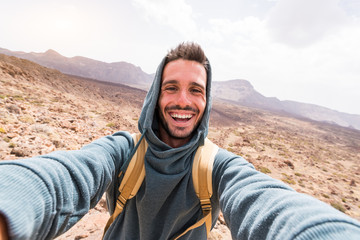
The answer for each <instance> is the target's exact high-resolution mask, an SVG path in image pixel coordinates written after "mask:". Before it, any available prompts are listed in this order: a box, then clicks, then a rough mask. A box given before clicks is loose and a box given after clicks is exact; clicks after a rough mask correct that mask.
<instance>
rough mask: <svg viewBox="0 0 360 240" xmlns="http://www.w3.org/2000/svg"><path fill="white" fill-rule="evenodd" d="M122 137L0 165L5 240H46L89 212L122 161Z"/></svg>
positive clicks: (127, 141)
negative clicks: (6, 236) (6, 235)
mask: <svg viewBox="0 0 360 240" xmlns="http://www.w3.org/2000/svg"><path fill="white" fill-rule="evenodd" d="M132 144H133V143H132V138H131V136H130V135H129V134H127V133H125V132H122V133H120V132H119V133H117V134H114V135H113V136H108V137H104V138H101V139H99V140H96V141H94V142H93V143H91V144H89V145H86V146H85V147H83V148H82V149H81V150H77V151H58V152H53V153H51V154H48V155H44V156H40V157H34V158H30V159H24V160H13V161H2V162H0V213H1V214H3V215H4V216H5V217H6V220H7V223H8V227H9V235H10V239H52V238H54V237H56V236H58V235H60V234H61V233H63V232H65V231H66V230H68V229H69V228H70V227H71V226H73V225H74V224H75V223H76V222H77V221H79V220H80V219H81V218H82V217H83V216H84V215H85V214H86V213H87V212H88V211H89V209H90V208H92V207H94V206H95V205H96V203H97V202H98V201H99V200H100V198H101V197H102V195H103V193H104V192H105V191H106V189H107V188H108V186H109V185H110V184H111V181H112V180H113V177H114V176H115V174H116V173H115V170H116V169H119V167H120V165H121V164H122V162H123V160H124V159H126V157H127V156H128V152H129V149H130V146H132Z"/></svg>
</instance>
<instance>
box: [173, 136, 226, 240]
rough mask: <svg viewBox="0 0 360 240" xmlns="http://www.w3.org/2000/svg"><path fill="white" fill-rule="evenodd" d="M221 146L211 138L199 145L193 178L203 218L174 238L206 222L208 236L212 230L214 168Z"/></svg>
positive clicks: (194, 162) (193, 167) (193, 168)
mask: <svg viewBox="0 0 360 240" xmlns="http://www.w3.org/2000/svg"><path fill="white" fill-rule="evenodd" d="M218 149H219V147H218V146H216V145H215V144H214V143H213V142H211V141H210V140H209V139H207V138H206V139H205V144H204V145H203V146H200V147H198V149H197V151H196V154H195V157H194V161H193V166H192V178H193V184H194V189H195V192H196V195H197V196H198V198H199V200H200V205H201V209H202V212H203V218H202V219H200V220H199V221H197V222H196V223H195V224H194V225H192V226H190V227H189V228H188V229H186V230H185V231H184V232H183V233H182V234H180V235H179V236H177V237H176V238H174V239H178V238H180V237H181V236H183V235H185V234H186V233H187V232H188V231H190V230H192V229H194V228H197V227H200V226H201V225H203V224H204V223H205V225H206V232H207V236H209V233H210V230H211V223H212V217H211V210H212V208H211V196H212V169H213V164H214V159H215V155H216V153H217V152H218Z"/></svg>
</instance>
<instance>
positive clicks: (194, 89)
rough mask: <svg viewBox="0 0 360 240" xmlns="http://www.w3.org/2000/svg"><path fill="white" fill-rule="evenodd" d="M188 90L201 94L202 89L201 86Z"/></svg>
mask: <svg viewBox="0 0 360 240" xmlns="http://www.w3.org/2000/svg"><path fill="white" fill-rule="evenodd" d="M190 92H192V93H195V94H203V90H202V89H201V88H191V89H190Z"/></svg>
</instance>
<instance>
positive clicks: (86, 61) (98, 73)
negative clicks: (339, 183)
mask: <svg viewBox="0 0 360 240" xmlns="http://www.w3.org/2000/svg"><path fill="white" fill-rule="evenodd" d="M0 53H3V54H6V55H11V56H16V57H20V58H25V59H28V60H30V61H34V62H36V63H38V64H41V65H43V66H45V67H49V68H54V69H57V70H59V71H61V72H63V73H66V74H70V75H76V76H81V77H85V78H92V79H97V80H100V81H105V82H113V83H121V84H125V85H128V86H131V87H135V88H139V89H142V90H148V89H149V88H150V85H151V82H152V79H153V75H154V74H148V73H145V72H143V71H142V69H141V68H140V67H137V66H134V65H133V64H131V63H127V62H113V63H105V62H101V61H97V60H93V59H90V58H86V57H81V56H75V57H72V58H67V57H64V56H62V55H61V54H59V53H58V52H56V51H55V50H52V49H49V50H47V51H46V52H45V53H33V52H31V53H25V52H19V51H10V50H7V49H4V48H0ZM212 85H213V89H212V91H213V97H214V98H218V99H221V100H225V101H228V102H229V103H233V104H240V105H243V106H247V107H252V108H258V109H262V110H267V111H274V112H278V113H283V114H289V115H291V116H293V117H299V118H308V119H311V120H315V121H319V122H327V123H332V124H337V125H339V126H343V127H349V128H354V129H357V130H360V115H357V114H350V113H344V112H340V111H337V110H333V109H330V108H326V107H322V106H319V105H316V104H309V103H301V102H296V101H292V100H283V101H281V100H279V99H278V98H276V97H265V96H263V95H262V94H261V93H259V92H257V91H256V90H255V88H254V87H253V86H252V85H251V83H250V82H249V81H248V80H244V79H233V80H227V81H213V84H212Z"/></svg>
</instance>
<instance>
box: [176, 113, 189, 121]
mask: <svg viewBox="0 0 360 240" xmlns="http://www.w3.org/2000/svg"><path fill="white" fill-rule="evenodd" d="M170 116H171V117H172V118H173V119H174V120H175V121H177V122H187V121H189V120H190V119H191V118H192V117H193V115H192V114H178V113H172V114H170Z"/></svg>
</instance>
